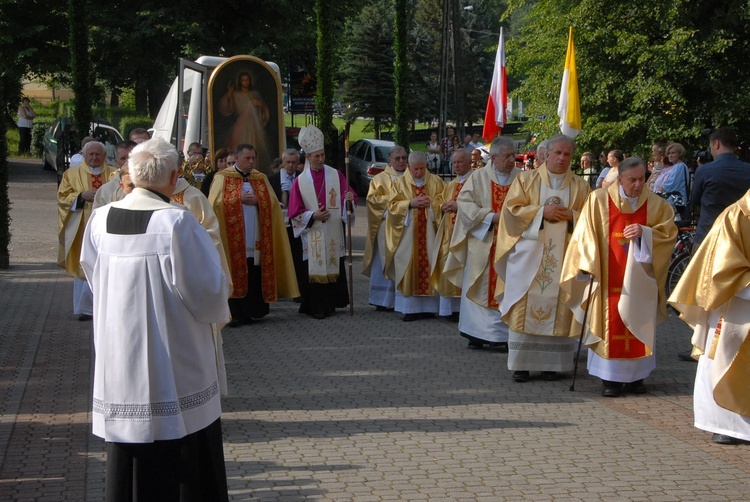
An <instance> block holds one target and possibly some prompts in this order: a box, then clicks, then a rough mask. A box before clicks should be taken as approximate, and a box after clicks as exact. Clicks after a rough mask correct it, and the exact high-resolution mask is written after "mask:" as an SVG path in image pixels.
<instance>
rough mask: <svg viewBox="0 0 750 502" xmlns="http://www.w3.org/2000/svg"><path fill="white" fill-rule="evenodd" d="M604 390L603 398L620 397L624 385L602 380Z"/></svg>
mask: <svg viewBox="0 0 750 502" xmlns="http://www.w3.org/2000/svg"><path fill="white" fill-rule="evenodd" d="M602 383H603V384H604V388H603V389H602V396H604V397H620V395H621V394H622V384H621V383H620V382H610V381H609V380H602Z"/></svg>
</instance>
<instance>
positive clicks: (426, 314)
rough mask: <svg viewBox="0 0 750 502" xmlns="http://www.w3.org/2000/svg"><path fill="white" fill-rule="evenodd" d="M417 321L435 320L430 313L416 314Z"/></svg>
mask: <svg viewBox="0 0 750 502" xmlns="http://www.w3.org/2000/svg"><path fill="white" fill-rule="evenodd" d="M416 316H417V318H418V319H435V314H433V313H432V312H422V313H421V314H416Z"/></svg>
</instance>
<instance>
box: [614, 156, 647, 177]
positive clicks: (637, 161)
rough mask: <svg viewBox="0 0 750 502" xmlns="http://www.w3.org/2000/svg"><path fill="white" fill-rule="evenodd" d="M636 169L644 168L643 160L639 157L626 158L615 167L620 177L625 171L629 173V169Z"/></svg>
mask: <svg viewBox="0 0 750 502" xmlns="http://www.w3.org/2000/svg"><path fill="white" fill-rule="evenodd" d="M636 167H643V168H645V167H646V164H645V162H643V159H642V158H640V157H628V158H626V159H625V160H623V161H622V162H620V165H619V166H617V173H618V175H619V176H622V175H623V174H625V172H626V171H630V170H631V169H635V168H636Z"/></svg>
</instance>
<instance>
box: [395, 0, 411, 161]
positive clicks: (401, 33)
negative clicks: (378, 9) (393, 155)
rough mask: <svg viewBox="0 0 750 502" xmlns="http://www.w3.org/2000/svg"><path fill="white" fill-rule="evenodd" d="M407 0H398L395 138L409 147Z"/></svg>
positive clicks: (398, 143)
mask: <svg viewBox="0 0 750 502" xmlns="http://www.w3.org/2000/svg"><path fill="white" fill-rule="evenodd" d="M407 4H408V1H407V0H396V14H395V25H396V36H395V39H394V42H393V53H394V60H393V67H394V68H393V70H394V72H393V82H394V86H395V88H396V110H395V112H396V113H395V114H396V131H395V133H394V135H393V139H394V141H395V142H396V144H397V145H401V146H403V147H404V148H406V149H407V150H408V149H409V117H408V116H407V114H406V113H407V112H406V94H407V90H406V89H407V81H408V78H409V77H408V74H409V72H408V66H407V63H406V44H407V40H406V37H407V24H408V20H409V15H408V12H407Z"/></svg>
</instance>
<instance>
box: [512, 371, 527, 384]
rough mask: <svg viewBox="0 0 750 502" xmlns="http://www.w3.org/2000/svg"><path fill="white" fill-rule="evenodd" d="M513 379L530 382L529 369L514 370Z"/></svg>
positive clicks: (519, 381)
mask: <svg viewBox="0 0 750 502" xmlns="http://www.w3.org/2000/svg"><path fill="white" fill-rule="evenodd" d="M513 381H514V382H518V383H523V382H528V381H529V372H528V371H514V372H513Z"/></svg>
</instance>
